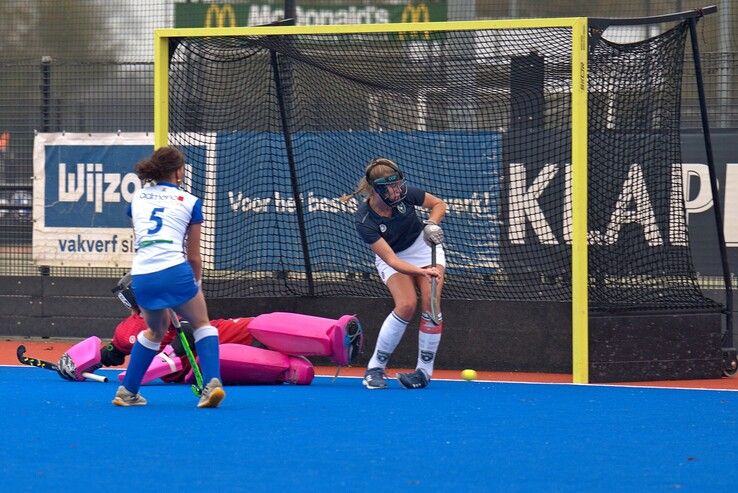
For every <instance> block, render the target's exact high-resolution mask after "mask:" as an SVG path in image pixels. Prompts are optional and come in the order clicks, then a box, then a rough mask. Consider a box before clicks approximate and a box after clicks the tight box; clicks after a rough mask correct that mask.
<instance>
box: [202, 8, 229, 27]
mask: <svg viewBox="0 0 738 493" xmlns="http://www.w3.org/2000/svg"><path fill="white" fill-rule="evenodd" d="M226 19H228V25H226ZM213 21H215V22H213ZM213 24H215V25H214V26H213ZM236 26H237V24H236V11H235V10H233V5H231V4H230V3H224V4H223V5H218V4H217V3H213V4H210V7H208V11H207V12H206V13H205V27H236Z"/></svg>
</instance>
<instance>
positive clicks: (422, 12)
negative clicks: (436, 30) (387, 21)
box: [399, 0, 431, 41]
mask: <svg viewBox="0 0 738 493" xmlns="http://www.w3.org/2000/svg"><path fill="white" fill-rule="evenodd" d="M430 21H431V15H430V10H429V9H428V5H426V4H425V3H422V2H421V3H418V4H413V2H412V0H411V1H410V2H408V3H407V5H406V6H405V8H404V9H403V10H402V14H401V15H400V22H403V23H408V22H409V23H413V24H414V23H417V22H430ZM399 35H400V39H401V40H405V38H406V37H408V38H410V39H418V38H419V37H420V35H421V34H420V33H419V32H410V33H404V32H401V33H399ZM422 36H423V39H425V40H426V41H428V40H430V33H429V32H428V31H425V32H423V34H422Z"/></svg>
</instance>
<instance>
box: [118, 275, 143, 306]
mask: <svg viewBox="0 0 738 493" xmlns="http://www.w3.org/2000/svg"><path fill="white" fill-rule="evenodd" d="M112 291H113V294H115V296H117V297H118V299H119V300H120V302H121V303H123V305H125V306H126V308H130V309H133V310H138V304H137V303H136V297H135V296H134V295H133V289H131V275H130V274H126V275H125V276H123V277H122V278H121V279H120V281H118V285H117V286H115V287H114V288H113V289H112Z"/></svg>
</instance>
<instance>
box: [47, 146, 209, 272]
mask: <svg viewBox="0 0 738 493" xmlns="http://www.w3.org/2000/svg"><path fill="white" fill-rule="evenodd" d="M205 147H206V146H203V147H202V148H199V147H193V146H189V147H186V148H183V151H184V152H185V156H190V155H191V153H198V154H203V153H205V152H207V149H205ZM153 149H154V138H153V135H152V134H145V133H121V134H117V133H114V134H86V133H85V134H75V133H48V134H38V135H37V136H36V138H35V141H34V151H33V163H34V172H33V218H34V224H33V260H34V262H35V263H36V264H37V265H47V266H71V267H123V268H126V267H129V266H130V264H131V261H132V260H133V249H134V246H133V230H132V228H131V221H130V217H129V216H128V213H127V210H128V205H129V204H130V202H131V198H132V197H133V194H134V193H135V192H136V190H137V189H139V188H140V187H141V181H140V180H139V178H138V176H137V175H136V173H134V171H133V168H134V166H135V164H136V163H137V162H139V161H140V160H141V159H143V158H145V157H147V156H148V155H150V154H151V152H152V151H153ZM194 161H196V162H199V163H205V162H207V160H206V159H205V158H204V157H203V156H199V157H198V158H197V159H195V160H194ZM197 175H198V176H199V175H201V174H199V173H198V174H197ZM190 185H191V188H192V190H193V192H195V193H200V194H201V195H200V196H202V193H203V186H204V185H203V184H201V183H196V184H195V183H193V184H190ZM203 210H204V211H205V207H203Z"/></svg>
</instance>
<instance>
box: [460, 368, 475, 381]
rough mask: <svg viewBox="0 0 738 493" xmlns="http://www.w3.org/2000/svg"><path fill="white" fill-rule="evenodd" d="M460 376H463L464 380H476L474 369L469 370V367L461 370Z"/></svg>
mask: <svg viewBox="0 0 738 493" xmlns="http://www.w3.org/2000/svg"><path fill="white" fill-rule="evenodd" d="M461 378H463V379H464V380H476V378H477V372H476V370H470V369H466V370H462V372H461Z"/></svg>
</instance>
